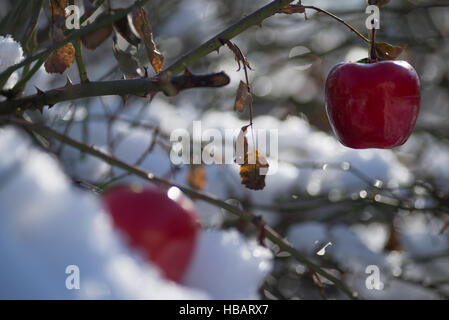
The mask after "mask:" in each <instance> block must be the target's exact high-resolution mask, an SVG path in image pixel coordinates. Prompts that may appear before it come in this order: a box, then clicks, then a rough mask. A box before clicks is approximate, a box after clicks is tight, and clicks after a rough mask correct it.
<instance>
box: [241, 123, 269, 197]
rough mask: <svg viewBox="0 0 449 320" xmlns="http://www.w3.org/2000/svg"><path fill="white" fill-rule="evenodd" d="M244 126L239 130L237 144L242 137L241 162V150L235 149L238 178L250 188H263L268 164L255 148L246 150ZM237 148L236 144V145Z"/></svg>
mask: <svg viewBox="0 0 449 320" xmlns="http://www.w3.org/2000/svg"><path fill="white" fill-rule="evenodd" d="M247 128H248V126H245V127H243V128H242V130H241V131H240V134H239V137H238V138H237V144H239V143H241V139H243V163H241V155H239V154H240V153H241V152H239V150H237V152H236V154H237V162H238V163H239V164H240V180H241V182H242V184H243V185H244V186H245V187H247V188H248V189H251V190H262V189H263V188H265V176H266V174H267V172H268V168H269V164H268V162H267V159H266V158H265V156H264V155H263V154H262V153H261V152H260V151H259V150H257V149H251V150H249V151H248V140H247V139H246V136H245V135H246V129H247ZM237 148H238V146H237Z"/></svg>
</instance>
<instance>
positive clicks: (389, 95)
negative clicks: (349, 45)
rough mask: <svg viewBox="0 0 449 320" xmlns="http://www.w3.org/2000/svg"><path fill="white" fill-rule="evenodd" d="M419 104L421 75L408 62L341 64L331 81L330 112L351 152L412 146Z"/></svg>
mask: <svg viewBox="0 0 449 320" xmlns="http://www.w3.org/2000/svg"><path fill="white" fill-rule="evenodd" d="M419 104H420V84H419V78H418V74H417V73H416V71H415V69H413V67H412V66H411V65H410V64H409V63H407V62H405V61H381V62H377V61H374V62H371V63H340V64H337V65H336V66H334V67H333V69H332V70H331V71H330V73H329V75H328V77H327V80H326V111H327V115H328V118H329V121H330V123H331V126H332V129H333V130H334V133H335V135H336V136H337V137H338V139H339V140H340V142H341V143H342V144H344V145H345V146H347V147H350V148H355V149H363V148H393V147H396V146H400V145H402V144H403V143H405V142H406V141H407V139H408V138H409V136H410V134H411V133H412V130H413V127H414V126H415V122H416V119H417V117H418V112H419Z"/></svg>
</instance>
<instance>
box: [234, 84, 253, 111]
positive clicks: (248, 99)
mask: <svg viewBox="0 0 449 320" xmlns="http://www.w3.org/2000/svg"><path fill="white" fill-rule="evenodd" d="M252 103H253V96H252V95H251V93H250V92H249V90H248V85H247V84H246V83H245V82H243V81H241V80H240V84H239V88H238V90H237V95H236V97H235V103H234V110H236V111H239V112H243V111H244V110H245V108H246V107H247V106H250V105H251V104H252Z"/></svg>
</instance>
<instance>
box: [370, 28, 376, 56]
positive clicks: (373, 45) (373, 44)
mask: <svg viewBox="0 0 449 320" xmlns="http://www.w3.org/2000/svg"><path fill="white" fill-rule="evenodd" d="M372 25H373V28H372V29H371V30H372V31H371V50H370V63H374V62H377V52H376V28H375V27H374V20H373V24H372Z"/></svg>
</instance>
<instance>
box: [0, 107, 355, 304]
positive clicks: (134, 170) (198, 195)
mask: <svg viewBox="0 0 449 320" xmlns="http://www.w3.org/2000/svg"><path fill="white" fill-rule="evenodd" d="M0 121H1V122H6V123H11V124H15V125H19V126H22V127H24V128H27V129H30V130H33V131H36V132H38V133H39V134H41V135H43V136H45V137H46V138H48V139H51V138H54V139H57V140H59V141H60V142H62V143H65V144H67V145H70V146H72V147H73V148H75V149H78V150H80V151H81V152H84V153H86V154H90V155H92V156H94V157H97V158H99V159H101V160H103V161H105V162H106V163H108V164H110V165H112V166H116V167H118V168H121V169H123V170H125V171H127V172H129V173H131V174H134V175H136V176H138V177H140V178H142V179H144V180H147V181H150V182H152V183H158V184H162V185H165V186H174V187H177V188H179V189H180V190H181V191H182V192H184V193H185V194H186V195H187V196H189V197H192V198H195V199H198V200H201V201H204V202H207V203H210V204H212V205H215V206H217V207H220V208H222V209H225V210H227V211H229V212H231V213H233V214H234V215H236V216H238V217H239V218H240V219H243V220H245V221H248V222H250V223H252V224H253V225H255V226H256V227H258V228H260V229H261V231H263V234H264V235H265V236H266V237H267V238H268V239H270V240H271V241H272V242H273V243H275V244H276V245H278V246H279V248H280V249H281V250H283V251H286V252H288V253H290V254H291V255H292V256H293V257H294V258H295V259H296V260H297V261H298V262H300V263H302V264H304V265H305V266H307V267H308V268H309V269H310V270H312V271H314V272H316V273H317V274H319V275H321V276H323V277H324V278H326V279H328V280H329V281H331V282H332V283H334V285H335V286H336V287H337V288H339V289H340V290H341V291H342V292H343V293H345V294H346V295H347V296H348V297H349V298H351V299H355V298H357V294H356V293H355V292H353V291H352V290H351V289H349V288H348V287H347V286H346V285H345V284H344V283H343V282H342V281H341V280H339V279H337V278H336V277H334V276H333V275H331V274H329V273H328V272H326V271H325V270H323V269H322V268H320V267H319V266H317V265H315V264H314V263H313V262H312V261H310V260H309V259H308V258H306V257H304V256H303V255H301V254H300V253H299V252H298V251H297V250H296V249H295V248H293V247H292V246H291V245H290V244H289V243H288V242H287V241H286V240H284V239H283V238H282V237H281V236H280V235H279V234H278V233H277V232H276V231H274V230H273V229H272V228H271V227H269V226H268V225H267V224H266V223H265V222H264V221H263V220H262V219H261V218H259V217H256V216H255V215H253V214H251V213H249V212H246V211H243V210H240V209H239V208H237V207H235V206H233V205H230V204H229V203H226V202H225V201H222V200H220V199H219V198H217V197H215V196H213V195H210V194H207V193H205V192H201V191H196V190H194V189H191V188H188V187H185V186H182V185H180V184H177V183H175V182H172V181H170V180H167V179H164V178H161V177H158V176H156V175H154V174H153V173H151V172H147V171H145V170H143V169H141V168H139V167H137V166H134V165H131V164H128V163H126V162H124V161H122V160H120V159H117V158H115V157H113V156H111V155H109V154H107V153H105V152H103V151H101V150H100V149H99V148H97V147H95V146H90V145H87V144H84V143H82V142H79V141H77V140H74V139H72V138H70V137H68V136H65V135H63V134H60V133H59V132H57V131H55V130H53V129H50V128H48V127H46V126H43V125H39V124H33V123H31V122H29V121H26V120H22V119H19V118H13V117H9V116H6V117H0Z"/></svg>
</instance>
